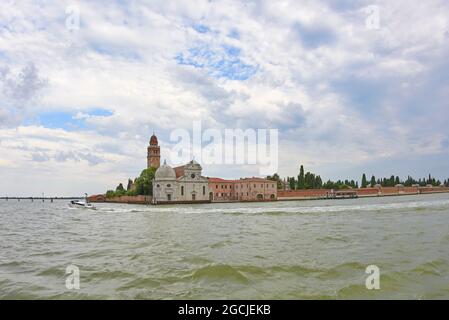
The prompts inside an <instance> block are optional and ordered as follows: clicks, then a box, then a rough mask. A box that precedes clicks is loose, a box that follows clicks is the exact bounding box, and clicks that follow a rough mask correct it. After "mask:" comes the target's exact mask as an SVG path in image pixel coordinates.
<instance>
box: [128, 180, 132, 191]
mask: <svg viewBox="0 0 449 320" xmlns="http://www.w3.org/2000/svg"><path fill="white" fill-rule="evenodd" d="M132 186H133V181H132V180H131V179H128V185H127V186H126V191H130V190H131V188H132Z"/></svg>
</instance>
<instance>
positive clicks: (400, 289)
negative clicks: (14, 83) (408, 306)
mask: <svg viewBox="0 0 449 320" xmlns="http://www.w3.org/2000/svg"><path fill="white" fill-rule="evenodd" d="M98 207H99V210H97V211H85V210H82V209H71V208H68V207H67V203H66V201H55V202H54V203H49V202H45V203H42V202H36V201H35V202H34V203H31V202H30V201H24V200H22V201H21V202H17V201H11V200H10V201H8V202H7V201H4V200H2V201H0V299H64V298H68V299H449V194H440V195H422V196H404V197H388V198H370V199H354V200H344V201H341V200H340V201H338V200H326V201H303V202H273V203H248V204H242V203H235V204H206V205H177V206H156V207H154V206H139V205H118V204H117V205H116V204H99V205H98ZM70 264H73V265H76V266H77V267H79V269H80V286H81V288H80V290H68V289H67V288H66V286H65V281H66V274H65V271H66V267H67V266H68V265H70ZM373 264H374V265H377V266H378V267H379V268H380V272H381V278H380V285H381V289H380V290H376V291H370V290H367V289H366V288H365V280H366V277H367V276H368V275H367V274H365V269H366V267H367V266H369V265H373Z"/></svg>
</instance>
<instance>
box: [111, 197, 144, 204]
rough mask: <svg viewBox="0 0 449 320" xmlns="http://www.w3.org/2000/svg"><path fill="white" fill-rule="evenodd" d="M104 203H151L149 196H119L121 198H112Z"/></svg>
mask: <svg viewBox="0 0 449 320" xmlns="http://www.w3.org/2000/svg"><path fill="white" fill-rule="evenodd" d="M104 202H113V203H131V204H132V203H134V204H147V203H151V196H121V197H113V198H106V199H105V201H104Z"/></svg>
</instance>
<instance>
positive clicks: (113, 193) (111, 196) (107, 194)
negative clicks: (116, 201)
mask: <svg viewBox="0 0 449 320" xmlns="http://www.w3.org/2000/svg"><path fill="white" fill-rule="evenodd" d="M113 197H115V192H114V191H113V190H108V191H106V198H113Z"/></svg>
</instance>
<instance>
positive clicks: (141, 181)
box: [136, 167, 156, 195]
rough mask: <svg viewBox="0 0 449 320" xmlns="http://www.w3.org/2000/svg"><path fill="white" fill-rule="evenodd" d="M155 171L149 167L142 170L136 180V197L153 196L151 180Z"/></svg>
mask: <svg viewBox="0 0 449 320" xmlns="http://www.w3.org/2000/svg"><path fill="white" fill-rule="evenodd" d="M155 172H156V169H155V168H153V167H150V168H148V169H144V170H142V172H141V173H140V176H139V177H138V178H137V179H136V193H137V194H138V195H153V179H154V173H155Z"/></svg>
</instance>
